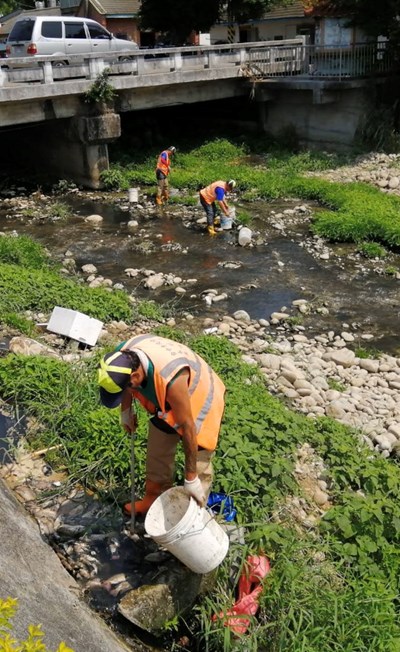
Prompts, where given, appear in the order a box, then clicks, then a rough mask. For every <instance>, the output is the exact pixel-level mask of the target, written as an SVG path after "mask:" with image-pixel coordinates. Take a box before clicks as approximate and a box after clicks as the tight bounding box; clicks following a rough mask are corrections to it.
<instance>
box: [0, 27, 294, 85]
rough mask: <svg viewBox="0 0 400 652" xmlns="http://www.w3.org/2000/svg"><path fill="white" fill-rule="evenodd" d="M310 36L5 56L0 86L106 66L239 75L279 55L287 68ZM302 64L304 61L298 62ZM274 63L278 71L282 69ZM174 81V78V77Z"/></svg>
mask: <svg viewBox="0 0 400 652" xmlns="http://www.w3.org/2000/svg"><path fill="white" fill-rule="evenodd" d="M304 39H305V37H298V38H296V39H290V40H286V41H279V45H278V44H277V41H262V42H255V43H232V44H229V45H214V46H189V47H182V48H160V49H148V50H146V49H143V50H141V49H139V50H137V51H133V52H132V50H127V51H126V52H118V53H115V52H103V53H100V54H98V53H96V54H84V55H78V54H75V55H69V56H67V55H65V57H63V56H61V55H52V56H35V57H34V58H33V57H18V58H9V59H0V66H1V67H0V87H3V88H4V87H7V86H14V84H21V83H25V84H31V83H36V84H37V83H39V84H52V83H54V82H59V81H63V80H78V79H86V80H94V79H95V78H96V77H97V75H98V74H99V73H101V72H102V71H103V70H105V69H107V70H108V72H109V74H110V75H134V76H135V77H141V76H146V77H147V76H151V75H155V74H160V73H182V72H201V71H205V70H208V71H210V70H211V71H214V73H215V75H214V79H218V70H222V69H223V70H224V71H225V74H224V77H226V71H227V69H231V70H232V77H235V76H238V75H240V73H241V70H242V69H243V70H244V71H245V69H246V66H248V64H249V63H250V62H251V63H252V64H254V63H257V61H258V60H259V61H260V63H261V64H263V63H264V62H265V60H266V56H267V52H268V60H269V61H272V62H273V61H274V60H275V59H276V66H278V68H280V67H281V68H282V73H283V72H284V70H285V65H287V64H286V63H285V62H287V60H288V59H290V60H295V61H297V62H298V59H299V47H301V46H304V44H305V40H304ZM299 65H300V67H301V62H299ZM276 66H275V70H277V68H276ZM171 81H172V80H171Z"/></svg>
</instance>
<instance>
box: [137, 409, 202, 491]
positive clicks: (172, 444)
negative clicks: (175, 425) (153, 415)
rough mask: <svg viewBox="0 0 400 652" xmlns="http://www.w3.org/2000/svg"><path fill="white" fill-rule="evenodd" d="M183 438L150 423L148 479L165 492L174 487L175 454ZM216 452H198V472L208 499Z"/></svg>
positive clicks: (147, 463) (147, 459)
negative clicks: (213, 459)
mask: <svg viewBox="0 0 400 652" xmlns="http://www.w3.org/2000/svg"><path fill="white" fill-rule="evenodd" d="M180 440H181V437H180V436H179V435H175V434H169V433H166V432H163V431H162V430H159V429H158V428H156V426H155V425H154V424H153V423H152V422H151V421H150V423H149V438H148V441H147V458H146V479H147V480H150V481H151V482H156V483H158V484H160V485H161V486H162V487H163V490H164V491H165V489H168V488H169V487H172V485H173V482H174V474H175V453H176V448H177V446H178V443H179V441H180ZM213 456H214V451H207V450H200V451H197V463H196V471H197V475H198V476H199V478H200V481H201V484H202V486H203V489H204V492H205V494H206V497H207V498H208V495H209V493H210V489H211V484H212V480H213V468H212V458H213Z"/></svg>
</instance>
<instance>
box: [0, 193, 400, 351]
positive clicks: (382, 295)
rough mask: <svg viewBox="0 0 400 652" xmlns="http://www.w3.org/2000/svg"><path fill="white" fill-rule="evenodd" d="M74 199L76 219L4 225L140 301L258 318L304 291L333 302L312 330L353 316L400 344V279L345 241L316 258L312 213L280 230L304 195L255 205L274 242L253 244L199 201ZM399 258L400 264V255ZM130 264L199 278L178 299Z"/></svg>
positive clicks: (256, 221) (389, 346) (337, 325)
mask: <svg viewBox="0 0 400 652" xmlns="http://www.w3.org/2000/svg"><path fill="white" fill-rule="evenodd" d="M65 201H67V202H68V203H69V204H70V206H71V207H72V209H73V211H74V215H73V217H71V218H69V219H67V220H63V221H58V222H50V223H49V222H45V223H43V224H37V223H36V224H35V223H33V222H32V221H31V222H29V220H25V221H22V222H19V221H16V222H14V223H11V222H10V220H5V219H4V217H1V215H0V228H1V229H4V230H5V231H6V230H12V229H16V230H17V231H19V232H22V231H23V232H24V233H25V234H28V235H32V236H33V237H34V238H36V239H37V240H39V241H41V242H42V243H43V244H44V245H46V246H47V247H48V248H49V249H50V250H51V252H52V254H53V255H55V256H56V257H58V258H59V259H60V260H62V258H63V256H64V254H65V252H66V251H67V250H69V251H70V252H71V253H72V256H73V257H74V258H75V260H76V262H77V265H78V266H79V267H80V266H81V265H84V264H87V263H93V264H94V265H96V267H97V268H98V272H99V274H101V275H102V276H104V277H107V278H111V279H112V280H113V281H114V282H119V283H122V284H123V285H124V287H125V288H126V289H127V290H128V291H130V292H132V291H134V292H135V295H136V296H138V297H140V298H147V299H155V300H156V301H159V302H167V301H173V302H174V304H178V305H179V308H181V309H182V310H190V312H192V313H196V312H198V313H202V314H210V315H211V316H212V315H213V314H214V313H216V312H218V313H219V314H221V313H225V314H227V313H230V314H232V313H233V312H234V311H235V310H237V309H239V308H241V309H244V310H247V311H248V312H249V313H250V315H251V317H252V318H255V319H260V318H264V319H269V318H270V315H271V313H272V312H274V311H280V310H281V309H282V307H283V306H286V307H287V308H289V309H290V306H291V303H292V301H293V300H295V299H299V298H303V299H307V300H309V301H312V302H314V303H317V304H318V305H322V304H326V306H328V308H329V315H326V316H324V317H322V316H321V315H315V314H314V315H313V316H312V318H310V317H306V316H304V317H302V323H303V325H304V326H305V327H306V328H307V331H308V332H309V333H310V334H317V333H320V332H321V331H326V330H329V329H332V330H335V331H336V332H340V331H341V330H342V324H343V322H348V323H358V324H360V326H361V328H362V330H363V331H364V332H365V331H366V330H368V331H371V332H373V333H374V334H375V335H376V337H377V339H379V347H380V348H382V349H386V350H388V351H395V349H396V347H397V346H398V342H397V341H396V339H397V326H398V318H399V311H400V305H399V296H398V281H396V280H394V279H393V278H390V277H387V276H382V275H378V274H376V273H373V272H372V271H371V270H370V271H369V272H368V270H367V272H365V270H364V271H362V270H361V266H360V265H359V268H357V267H356V266H354V264H353V263H351V262H349V260H348V257H347V256H340V255H338V254H337V252H339V251H340V247H339V246H338V245H332V246H330V247H329V248H330V251H331V253H332V255H331V256H330V259H329V260H320V259H318V257H315V256H314V255H312V254H311V253H310V252H309V250H308V248H307V247H305V246H304V242H305V240H306V239H307V238H308V239H310V233H309V226H308V223H307V220H305V221H303V223H302V222H301V218H299V220H298V222H297V223H296V224H295V225H292V227H291V228H289V229H287V230H286V233H285V234H284V235H283V234H282V232H280V231H279V230H276V229H274V228H272V226H271V221H272V219H271V210H274V211H275V213H277V212H279V211H282V210H283V209H287V208H291V207H293V206H295V205H296V202H290V201H285V202H282V201H279V202H278V201H274V202H269V203H261V202H259V203H257V204H251V205H249V206H246V210H247V211H248V212H250V213H251V214H252V217H253V222H252V227H253V228H254V229H255V230H257V231H259V232H260V235H261V236H262V240H263V241H264V244H261V245H258V246H255V247H254V248H247V247H246V248H243V247H240V246H237V244H236V232H235V231H226V232H221V233H219V234H218V235H217V236H216V237H214V238H210V237H209V236H207V235H206V234H205V232H204V227H200V226H199V225H197V224H196V222H195V219H198V218H199V217H201V216H202V215H203V213H202V211H201V209H199V208H198V207H196V208H194V209H188V208H187V207H186V208H182V207H180V206H168V207H167V208H165V209H163V210H162V211H160V212H157V211H156V210H155V208H153V207H151V208H149V209H147V211H146V212H144V211H143V210H141V209H139V208H137V207H136V206H133V207H132V205H131V207H129V205H128V204H125V207H126V209H128V210H123V203H122V204H121V205H116V204H110V203H107V202H106V201H104V199H102V200H99V201H95V200H92V199H89V200H88V201H85V200H84V199H82V198H77V197H75V196H67V197H66V198H65ZM297 204H298V202H297ZM90 214H100V215H102V216H103V218H104V221H103V222H102V224H101V225H100V226H99V227H96V228H93V226H92V225H89V224H87V223H86V222H84V220H83V219H82V218H83V217H85V216H87V215H90ZM131 219H135V220H137V221H138V223H139V225H138V227H137V228H136V230H135V231H132V230H129V229H128V227H127V222H128V221H129V220H131ZM22 226H23V229H22V228H21V227H22ZM185 252H186V253H185ZM335 252H336V253H335ZM397 258H399V257H398V256H397ZM226 261H233V262H235V263H240V267H238V268H237V269H229V268H226V267H223V266H222V264H223V263H224V262H226ZM396 263H397V265H398V266H399V267H400V258H399V260H397V261H396ZM129 267H130V268H136V269H141V268H145V269H152V270H154V271H155V272H164V273H173V274H174V275H177V276H180V277H182V278H183V279H184V280H186V279H189V278H192V279H193V278H195V279H197V283H196V284H194V285H193V286H191V288H190V289H189V290H188V291H187V292H186V294H185V295H184V297H183V298H181V297H180V298H179V299H178V298H177V295H176V293H175V291H174V288H173V287H171V286H169V287H168V286H167V287H165V286H163V287H162V288H160V289H158V290H155V291H149V290H146V289H145V288H144V287H143V276H141V275H139V276H137V277H135V278H129V277H127V276H126V274H125V272H124V270H125V269H126V268H129ZM186 287H187V286H186ZM209 288H215V289H216V290H218V291H219V292H226V293H227V294H228V299H227V300H226V301H223V302H221V303H219V304H214V305H212V306H211V307H207V306H206V305H205V303H204V302H203V300H202V298H201V293H202V292H203V291H204V290H206V289H209ZM293 315H294V316H298V313H293Z"/></svg>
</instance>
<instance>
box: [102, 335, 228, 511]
mask: <svg viewBox="0 0 400 652" xmlns="http://www.w3.org/2000/svg"><path fill="white" fill-rule="evenodd" d="M99 385H100V399H101V401H102V403H103V404H104V405H105V406H106V407H109V408H115V407H117V406H118V405H120V406H121V424H122V427H123V428H124V430H125V431H126V432H128V433H132V432H133V431H134V430H135V428H136V422H135V415H134V413H133V411H132V400H133V399H137V400H138V401H140V403H141V404H142V405H143V407H144V408H145V409H146V410H147V411H148V412H149V413H150V414H151V415H153V416H152V418H151V419H150V422H149V434H148V441H147V458H146V491H145V496H144V498H143V500H140V501H137V502H135V513H137V514H145V513H146V512H147V511H148V509H149V508H150V506H151V505H152V504H153V502H154V501H155V500H156V498H158V496H160V494H162V493H163V492H164V491H165V490H166V489H169V488H170V487H172V484H173V480H174V470H175V453H176V449H177V445H178V442H179V441H180V440H181V441H182V444H183V449H184V453H185V482H184V487H185V489H186V491H187V492H188V493H189V494H190V495H191V496H193V498H195V500H196V501H197V502H198V504H199V505H202V506H203V505H204V504H205V502H206V500H207V498H208V494H209V491H210V487H211V483H212V457H213V454H214V450H215V448H216V445H217V440H218V435H219V430H220V425H221V419H222V415H223V411H224V406H225V403H224V394H225V386H224V384H223V382H222V381H221V379H220V378H219V377H218V376H217V374H216V373H215V372H214V371H213V370H212V369H211V367H209V365H208V364H207V363H206V362H205V361H204V360H203V359H202V358H201V357H200V356H199V355H197V353H194V351H192V350H191V349H189V348H188V347H187V346H185V345H183V344H180V343H178V342H174V341H172V340H169V339H166V338H164V337H157V336H155V335H151V334H146V335H138V336H136V337H133V338H132V339H130V340H128V341H127V342H124V343H123V344H121V345H119V346H118V347H117V349H116V350H115V351H114V352H112V353H107V354H106V355H105V356H104V357H103V359H102V360H101V361H100V365H99ZM125 511H126V512H128V513H129V512H130V511H131V504H130V503H128V504H127V505H125Z"/></svg>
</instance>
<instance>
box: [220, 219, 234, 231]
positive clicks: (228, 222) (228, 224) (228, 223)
mask: <svg viewBox="0 0 400 652" xmlns="http://www.w3.org/2000/svg"><path fill="white" fill-rule="evenodd" d="M232 224H233V218H232V217H228V216H227V215H221V229H224V230H225V231H229V229H231V228H232Z"/></svg>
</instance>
